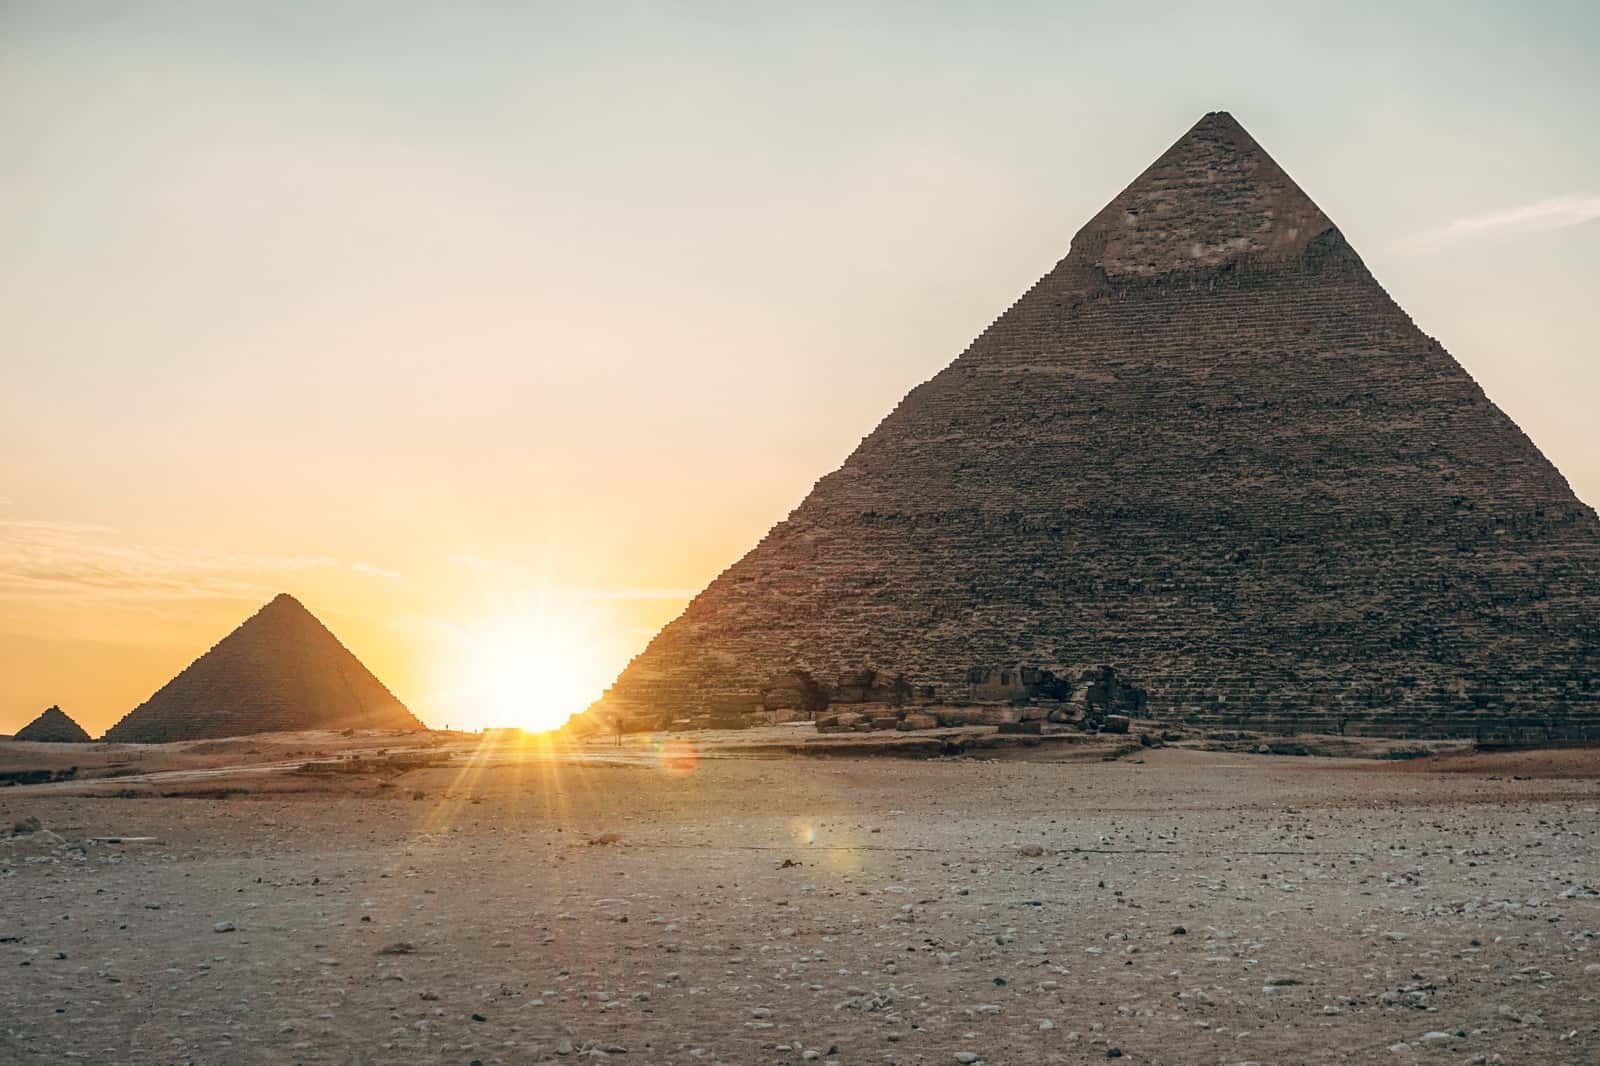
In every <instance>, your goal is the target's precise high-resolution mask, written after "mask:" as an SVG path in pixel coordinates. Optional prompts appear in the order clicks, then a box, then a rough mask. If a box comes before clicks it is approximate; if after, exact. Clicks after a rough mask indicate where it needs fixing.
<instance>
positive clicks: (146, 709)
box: [105, 594, 423, 744]
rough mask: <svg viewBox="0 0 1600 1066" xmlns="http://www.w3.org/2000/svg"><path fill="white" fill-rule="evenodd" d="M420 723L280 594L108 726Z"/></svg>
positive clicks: (188, 730) (185, 736)
mask: <svg viewBox="0 0 1600 1066" xmlns="http://www.w3.org/2000/svg"><path fill="white" fill-rule="evenodd" d="M350 728H355V729H422V728H423V725H422V723H421V722H419V721H417V719H416V717H415V716H414V715H413V714H412V713H411V712H410V711H409V710H407V709H406V706H405V704H403V703H401V702H400V701H399V700H397V699H395V697H394V694H393V693H391V692H390V691H389V690H388V689H387V688H385V687H384V685H383V682H381V681H379V680H378V679H377V678H376V677H374V676H372V672H371V671H369V670H368V669H367V668H366V667H365V666H363V665H362V664H361V661H360V660H359V659H357V658H356V657H355V656H354V655H352V654H351V653H350V651H349V649H347V648H346V647H345V646H344V645H343V644H341V643H339V638H337V637H335V636H334V635H333V634H332V633H330V632H329V631H328V628H327V627H326V626H324V625H323V624H322V623H321V622H319V621H317V619H316V617H315V616H313V615H312V613H311V612H310V611H308V610H306V609H305V607H303V606H301V604H300V602H299V601H298V600H296V599H295V598H294V597H293V596H290V595H288V594H281V595H279V596H277V597H276V598H275V599H273V601H272V602H271V603H269V604H267V605H266V606H265V607H263V608H261V610H259V611H257V612H256V613H255V614H254V615H253V616H252V617H250V618H249V619H248V620H246V621H245V623H244V624H243V625H241V626H240V627H239V628H238V629H235V630H234V631H233V632H232V633H229V634H228V635H227V636H226V637H224V638H223V639H222V641H221V643H219V644H218V645H217V646H216V647H214V648H212V649H211V650H210V651H208V652H206V653H205V654H204V655H202V656H201V657H200V658H198V659H196V660H195V661H194V662H193V663H191V664H190V665H189V667H188V668H187V669H185V670H184V671H183V672H182V673H181V674H179V675H178V676H177V677H175V678H173V679H172V680H171V681H169V682H167V683H166V684H165V685H164V686H162V688H161V690H160V691H159V692H157V693H156V694H155V695H154V696H151V697H150V698H149V699H148V700H145V701H144V702H143V703H141V704H140V705H139V706H137V707H135V708H134V709H133V710H132V711H130V712H129V713H128V714H127V715H125V716H124V717H123V719H122V721H120V722H118V723H117V724H116V725H114V726H112V727H111V729H110V730H109V731H107V733H106V735H105V739H106V740H110V741H121V742H127V743H135V744H161V743H165V742H167V741H173V740H201V739H209V738H214V737H238V736H247V735H249V734H251V733H274V732H290V731H297V730H304V729H350Z"/></svg>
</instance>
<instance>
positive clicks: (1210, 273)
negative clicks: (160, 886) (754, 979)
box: [596, 112, 1600, 736]
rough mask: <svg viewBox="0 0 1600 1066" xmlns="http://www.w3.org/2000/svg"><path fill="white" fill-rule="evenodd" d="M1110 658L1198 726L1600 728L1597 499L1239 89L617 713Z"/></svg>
mask: <svg viewBox="0 0 1600 1066" xmlns="http://www.w3.org/2000/svg"><path fill="white" fill-rule="evenodd" d="M1096 664H1114V665H1115V666H1116V668H1117V670H1118V671H1119V674H1120V676H1122V677H1125V678H1128V679H1130V681H1132V682H1133V683H1136V684H1137V685H1139V686H1141V687H1142V688H1143V689H1144V690H1145V692H1146V693H1147V695H1148V707H1149V713H1151V714H1154V715H1157V716H1160V717H1164V718H1172V719H1183V720H1188V721H1191V722H1196V723H1212V724H1227V725H1237V726H1246V727H1256V728H1268V729H1308V730H1309V729H1315V730H1323V731H1347V732H1350V733H1352V734H1356V733H1367V734H1387V735H1414V736H1435V735H1468V736H1471V735H1480V736H1505V735H1527V734H1528V733H1532V734H1534V735H1537V736H1582V735H1584V734H1585V733H1586V732H1590V731H1595V730H1596V729H1597V713H1596V712H1597V708H1600V522H1597V520H1596V516H1595V513H1594V511H1593V510H1592V509H1591V508H1589V507H1587V506H1585V505H1584V504H1582V503H1581V502H1579V501H1578V499H1577V498H1576V497H1575V496H1574V495H1573V493H1572V491H1571V489H1570V488H1569V487H1568V485H1567V482H1566V481H1565V479H1564V478H1563V477H1562V476H1561V474H1560V473H1559V472H1558V471H1557V470H1556V469H1555V467H1554V466H1553V465H1551V463H1550V462H1549V461H1548V460H1546V459H1545V458H1544V456H1543V455H1541V454H1540V452H1539V451H1538V449H1537V448H1536V447H1535V446H1534V445H1533V443H1532V442H1531V441H1530V440H1529V439H1528V438H1527V437H1526V436H1525V435H1524V434H1523V433H1522V432H1521V430H1519V429H1518V428H1517V426H1516V425H1515V424H1514V423H1513V422H1512V421H1511V420H1510V419H1509V418H1508V417H1507V416H1506V415H1505V414H1504V413H1503V412H1502V411H1501V410H1499V409H1498V408H1497V407H1496V406H1495V405H1494V404H1493V403H1491V402H1490V401H1489V400H1488V398H1487V397H1485V395H1484V393H1483V391H1482V389H1480V388H1479V387H1478V385H1477V384H1476V383H1475V382H1474V381H1473V380H1472V378H1471V377H1470V376H1469V375H1468V374H1467V372H1466V371H1465V370H1464V369H1463V368H1462V367H1461V366H1460V364H1458V363H1457V362H1456V361H1455V360H1454V359H1453V358H1452V357H1451V356H1450V354H1449V353H1448V352H1446V351H1445V350H1444V348H1443V347H1441V346H1440V345H1439V344H1438V343H1437V342H1436V341H1434V340H1432V339H1431V338H1429V337H1428V336H1426V335H1425V334H1423V333H1422V332H1421V331H1420V330H1419V329H1418V328H1417V327H1416V326H1415V325H1414V324H1413V323H1412V321H1411V319H1410V318H1409V317H1407V315H1406V314H1405V312H1404V311H1402V310H1401V309H1400V308H1399V307H1398V306H1397V305H1396V304H1395V303H1394V301H1393V300H1391V299H1390V298H1389V296H1388V294H1387V293H1385V292H1384V290H1383V289H1382V287H1381V286H1379V284H1378V283H1377V282H1376V281H1375V280H1374V279H1373V277H1372V275H1371V274H1370V273H1369V272H1368V271H1367V269H1366V267H1365V265H1364V264H1363V263H1362V261H1361V259H1360V258H1359V257H1358V256H1357V255H1356V253H1355V252H1354V250H1352V249H1351V247H1350V246H1349V244H1348V243H1347V242H1346V241H1345V239H1344V237H1343V235H1342V234H1341V233H1340V232H1339V230H1338V229H1337V228H1336V227H1335V226H1334V225H1333V224H1332V223H1331V222H1330V221H1329V220H1328V218H1327V217H1326V216H1325V215H1324V214H1323V213H1322V211H1321V210H1319V209H1318V208H1317V206H1316V205H1315V204H1314V203H1313V202H1312V201H1311V200H1310V199H1309V198H1308V197H1307V196H1306V195H1305V194H1304V193H1303V192H1302V191H1301V190H1300V189H1299V187H1298V186H1296V185H1295V183H1294V182H1293V181H1292V180H1291V179H1290V178H1289V177H1288V175H1286V174H1285V173H1284V171H1283V170H1282V169H1281V168H1280V167H1279V166H1278V165H1277V164H1276V163H1274V162H1273V160H1272V159H1271V158H1269V157H1268V156H1267V154H1266V153H1265V152H1264V151H1262V149H1261V148H1260V147H1259V146H1258V145H1257V144H1256V143H1255V141H1254V140H1252V139H1251V137H1250V136H1249V134H1247V133H1246V132H1245V131H1244V130H1243V129H1242V128H1241V127H1240V126H1239V124H1238V123H1237V122H1235V121H1234V120H1233V119H1232V118H1231V117H1230V116H1229V115H1227V114H1226V113H1221V112H1218V113H1213V114H1209V115H1207V116H1205V117H1204V118H1203V119H1201V120H1200V122H1199V123H1198V124H1196V125H1195V127H1194V128H1193V129H1191V130H1190V131H1189V132H1188V133H1187V134H1185V135H1184V136H1183V137H1182V138H1181V139H1180V140H1179V141H1178V142H1177V143H1176V144H1175V145H1173V146H1172V148H1170V149H1169V150H1168V151H1167V152H1166V153H1165V154H1163V155H1162V156H1161V157H1160V158H1159V159H1157V160H1156V162H1155V163H1154V164H1153V165H1152V166H1151V167H1150V168H1149V169H1148V170H1146V171H1145V172H1144V173H1143V174H1141V175H1140V176H1139V177H1138V178H1137V179H1136V180H1135V181H1134V182H1133V183H1132V184H1131V185H1130V186H1128V188H1127V189H1125V190H1124V191H1123V192H1122V193H1121V194H1120V195H1118V196H1117V197H1116V199H1114V200H1112V201H1111V203H1109V204H1108V205H1107V206H1106V207H1105V209H1104V210H1102V211H1101V212H1100V213H1099V214H1098V215H1096V216H1095V217H1094V218H1093V219H1092V220H1091V221H1090V222H1089V223H1088V224H1087V225H1086V226H1084V227H1083V229H1082V230H1081V231H1080V232H1079V233H1078V234H1077V236H1076V237H1075V238H1074V240H1073V242H1072V247H1071V251H1070V253H1069V254H1068V255H1067V257H1066V258H1065V259H1063V260H1062V261H1061V262H1060V263H1058V264H1057V265H1056V266H1055V268H1054V269H1053V270H1051V271H1050V272H1049V273H1048V274H1046V275H1045V276H1044V277H1043V278H1042V279H1041V280H1040V281H1039V282H1038V283H1037V284H1035V285H1034V286H1033V287H1032V288H1031V289H1029V290H1028V291H1027V292H1026V293H1025V294H1024V295H1023V296H1022V298H1021V299H1020V300H1018V301H1017V302H1016V304H1014V305H1013V306H1012V307H1011V308H1010V309H1009V310H1008V311H1006V312H1005V313H1004V314H1003V315H1002V316H1001V317H1000V318H999V319H998V320H997V321H996V322H995V323H994V324H993V325H992V326H991V327H990V328H989V329H988V330H986V331H985V332H984V333H983V334H982V336H980V337H979V338H978V339H977V340H976V341H975V342H974V343H973V344H972V345H971V346H970V347H969V348H968V349H967V350H966V351H965V352H964V353H962V354H961V356H960V357H959V358H957V359H956V360H955V362H954V363H952V364H951V365H950V366H948V367H947V368H946V369H945V370H944V371H942V372H941V373H939V374H938V375H937V376H935V377H934V378H933V379H932V380H930V381H928V382H926V383H924V384H922V385H919V386H918V387H916V388H915V389H913V390H912V391H911V392H910V394H909V395H907V396H906V397H905V399H904V400H903V401H902V402H901V403H900V405H899V406H898V407H896V408H895V410H894V411H893V412H892V413H891V414H890V415H889V416H888V417H887V418H885V419H884V420H883V422H882V423H881V424H880V425H879V426H878V427H877V429H875V430H874V431H873V432H872V433H871V435H869V436H868V437H867V438H866V439H865V440H864V441H862V443H861V445H860V446H859V447H858V448H857V449H856V450H855V452H854V453H853V454H852V455H851V456H850V457H849V459H848V460H846V462H845V464H844V465H843V466H842V467H841V468H840V469H838V470H836V471H834V472H833V473H831V474H829V475H828V476H826V477H824V478H822V479H821V480H820V481H819V482H817V484H816V486H815V488H814V489H813V490H812V492H811V493H810V495H809V496H807V497H806V499H805V500H804V502H802V503H801V504H800V506H799V507H798V508H797V509H796V510H795V511H794V512H793V513H791V514H790V515H789V517H788V518H787V519H785V520H784V521H782V522H780V523H779V524H778V525H777V526H775V527H774V528H773V529H772V530H771V531H770V532H769V533H768V534H767V535H766V537H764V538H763V539H762V541H761V542H760V544H758V545H757V546H756V547H755V548H754V549H753V550H752V551H750V553H749V554H747V555H746V556H745V557H744V558H742V559H740V560H739V561H738V562H737V563H735V564H734V565H733V566H732V567H730V568H729V569H728V570H727V571H725V572H724V573H723V574H722V575H721V576H719V577H718V578H717V579H716V580H715V581H713V582H712V583H711V585H710V586H709V587H707V588H706V589H705V590H704V591H703V592H702V593H700V595H698V596H697V597H695V599H694V600H693V601H692V602H691V603H690V604H689V606H688V608H687V609H686V610H685V611H684V613H683V615H682V616H681V617H679V618H678V619H677V620H675V621H673V622H672V623H671V624H669V625H668V626H666V627H665V628H664V629H663V630H662V631H661V632H660V634H659V635H658V636H656V638H655V639H654V640H653V641H652V642H651V643H650V644H649V646H648V647H647V649H646V650H645V651H644V652H643V653H642V654H640V655H639V656H638V657H637V658H635V659H634V661H633V662H632V663H630V664H629V665H628V667H627V668H626V669H625V670H624V671H623V672H622V674H621V676H620V677H619V678H618V679H617V681H616V683H615V685H614V686H613V687H612V689H610V690H609V691H608V693H607V695H606V697H605V698H604V699H603V700H602V701H601V702H600V704H598V705H597V707H596V710H597V711H603V712H608V713H610V714H612V715H615V716H619V717H623V718H627V717H630V716H631V717H634V718H637V719H640V720H650V719H652V718H658V717H659V718H663V719H666V718H671V717H675V716H679V715H684V714H694V713H697V712H703V711H704V710H705V709H706V708H711V707H721V708H728V707H732V708H734V709H736V710H741V709H748V710H754V709H755V708H757V707H759V706H761V705H762V703H763V699H764V697H765V695H766V694H770V693H771V692H772V691H773V688H774V686H784V685H787V686H789V687H790V688H793V687H794V686H795V683H794V682H793V681H792V679H793V678H794V677H795V676H796V674H795V673H793V672H794V671H803V676H804V677H805V678H806V679H808V680H807V684H809V683H810V679H815V681H816V682H817V683H818V684H819V685H821V686H822V687H824V688H826V687H827V686H829V685H837V684H839V683H840V681H839V679H849V678H850V677H853V676H869V677H870V676H876V677H878V678H886V677H892V678H895V679H897V681H896V683H897V685H898V686H899V688H900V689H901V690H902V691H909V692H914V693H918V694H920V695H919V698H929V699H932V700H935V701H937V702H942V703H960V702H961V701H963V700H964V699H968V698H971V695H972V688H973V679H974V678H981V677H983V676H985V675H984V672H983V671H984V668H989V667H1008V666H1009V667H1031V668H1036V669H1045V670H1050V671H1053V672H1056V673H1058V674H1059V675H1060V676H1062V677H1075V676H1078V674H1079V672H1080V671H1083V670H1087V669H1090V668H1093V667H1094V666H1095V665H1096ZM867 670H870V671H875V674H867V673H864V671H867ZM785 677H788V678H790V679H791V680H789V681H784V680H781V679H782V678H785ZM808 698H809V697H808ZM824 698H825V697H824ZM767 702H768V705H771V704H770V700H769V701H767Z"/></svg>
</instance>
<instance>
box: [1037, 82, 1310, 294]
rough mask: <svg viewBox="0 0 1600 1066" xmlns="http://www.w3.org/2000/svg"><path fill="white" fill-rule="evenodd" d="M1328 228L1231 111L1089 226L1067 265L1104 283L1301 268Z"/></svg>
mask: <svg viewBox="0 0 1600 1066" xmlns="http://www.w3.org/2000/svg"><path fill="white" fill-rule="evenodd" d="M1329 231H1333V232H1335V233H1337V230H1336V229H1335V227H1334V225H1333V223H1332V222H1331V221H1330V220H1329V219H1328V217H1327V216H1326V215H1324V214H1323V213H1322V210H1321V209H1320V208H1319V207H1317V205H1316V204H1315V203H1314V202H1312V200H1311V198H1310V197H1309V196H1307V195H1306V194H1305V192H1304V190H1302V189H1301V188H1300V186H1299V185H1297V184H1296V183H1295V181H1294V179H1293V178H1291V177H1289V175H1288V174H1287V173H1285V171H1284V170H1283V168H1282V167H1280V166H1279V165H1278V164H1277V162H1276V161H1275V160H1274V159H1273V158H1272V157H1271V156H1270V155H1268V154H1267V152H1266V149H1264V148H1262V147H1261V145H1260V144H1258V143H1257V142H1256V140H1255V138H1254V137H1252V136H1250V134H1249V132H1248V131H1246V130H1245V128H1244V127H1243V126H1242V125H1240V123H1239V121H1238V120H1237V119H1235V118H1234V117H1233V115H1232V114H1230V113H1229V112H1227V111H1208V112H1207V113H1206V114H1204V115H1203V116H1201V118H1200V120H1199V121H1198V122H1196V123H1195V124H1194V125H1193V126H1192V127H1190V128H1189V130H1188V131H1187V132H1186V133H1184V135H1183V136H1182V137H1179V138H1178V139H1177V140H1176V141H1175V142H1173V144H1172V146H1171V147H1169V148H1168V149H1167V150H1166V151H1165V152H1163V153H1162V154H1161V155H1160V157H1159V158H1157V159H1156V161H1155V162H1154V163H1152V164H1150V166H1149V167H1148V168H1146V169H1145V171H1144V173H1142V174H1140V175H1139V176H1138V177H1137V178H1135V179H1134V180H1133V182H1132V183H1131V184H1129V185H1128V187H1127V188H1125V189H1123V190H1122V192H1120V193H1119V194H1117V196H1116V198H1115V199H1113V200H1112V201H1111V202H1110V203H1109V204H1107V205H1106V206H1105V207H1104V208H1103V209H1101V211H1100V213H1099V214H1097V215H1095V217H1094V218H1092V219H1090V220H1089V222H1088V224H1087V225H1085V226H1084V227H1083V229H1081V230H1079V231H1078V235H1077V236H1076V237H1075V238H1074V239H1073V241H1072V254H1071V256H1070V257H1069V261H1070V262H1074V263H1075V264H1077V265H1080V266H1089V267H1092V268H1095V269H1096V270H1097V271H1098V272H1099V273H1100V274H1101V275H1103V276H1104V277H1105V279H1106V280H1108V281H1113V282H1114V281H1117V280H1122V279H1127V280H1141V279H1143V280H1148V279H1153V278H1157V277H1160V276H1163V275H1194V274H1211V273H1216V272H1218V271H1220V270H1224V269H1229V268H1232V267H1234V266H1237V265H1240V264H1243V263H1249V264H1252V265H1268V264H1281V263H1292V262H1295V261H1298V260H1299V259H1300V258H1301V257H1302V256H1303V255H1304V254H1305V253H1306V251H1307V249H1308V247H1309V246H1310V245H1311V242H1312V241H1313V240H1315V239H1316V238H1317V237H1319V236H1321V235H1323V234H1325V233H1328V232H1329Z"/></svg>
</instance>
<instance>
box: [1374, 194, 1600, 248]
mask: <svg viewBox="0 0 1600 1066" xmlns="http://www.w3.org/2000/svg"><path fill="white" fill-rule="evenodd" d="M1595 219H1600V196H1595V195H1587V194H1586V195H1579V196H1552V197H1550V198H1549V199H1546V200H1539V201H1537V202H1535V203H1531V204H1522V205H1521V206H1518V207H1507V208H1503V209H1501V210H1499V211H1485V212H1483V213H1482V214H1477V215H1466V216H1463V217H1462V218H1458V219H1455V220H1454V221H1452V222H1448V223H1446V224H1445V225H1443V226H1439V227H1437V228H1435V229H1430V230H1425V231H1423V232H1422V233H1418V234H1414V235H1412V236H1410V237H1406V238H1404V239H1403V240H1400V241H1397V242H1396V244H1395V247H1396V248H1399V249H1402V250H1407V251H1421V250H1428V249H1434V248H1438V247H1441V246H1442V245H1445V244H1450V243H1453V242H1455V241H1460V240H1467V239H1470V238H1472V237H1481V236H1484V235H1487V234H1491V233H1533V232H1539V231H1542V230H1553V229H1565V228H1567V227H1568V226H1581V225H1582V224H1583V223H1585V222H1593V221H1594V220H1595Z"/></svg>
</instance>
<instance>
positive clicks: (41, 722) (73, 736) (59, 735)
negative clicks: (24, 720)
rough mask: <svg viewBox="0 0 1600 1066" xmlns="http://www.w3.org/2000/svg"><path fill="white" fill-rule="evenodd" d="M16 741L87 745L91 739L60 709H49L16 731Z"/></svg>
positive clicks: (81, 727)
mask: <svg viewBox="0 0 1600 1066" xmlns="http://www.w3.org/2000/svg"><path fill="white" fill-rule="evenodd" d="M15 739H17V740H32V741H37V742H39V743H43V744H87V743H89V742H90V741H91V740H92V739H93V738H92V737H90V736H89V734H88V733H85V732H84V731H83V726H81V725H79V724H78V723H77V722H74V721H73V720H72V718H71V716H69V715H68V714H67V712H65V711H63V710H62V709H61V708H60V707H50V708H48V709H46V710H45V712H44V713H43V714H41V715H40V716H39V717H37V718H35V719H34V720H33V721H31V722H29V723H28V724H27V725H25V726H23V727H22V728H21V729H19V730H17V735H16V738H15Z"/></svg>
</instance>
